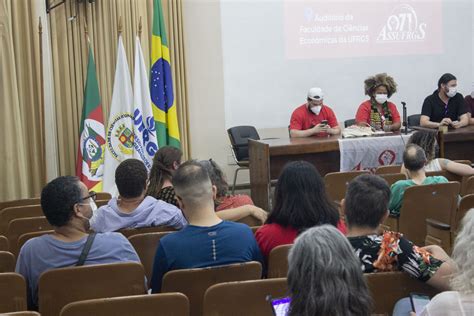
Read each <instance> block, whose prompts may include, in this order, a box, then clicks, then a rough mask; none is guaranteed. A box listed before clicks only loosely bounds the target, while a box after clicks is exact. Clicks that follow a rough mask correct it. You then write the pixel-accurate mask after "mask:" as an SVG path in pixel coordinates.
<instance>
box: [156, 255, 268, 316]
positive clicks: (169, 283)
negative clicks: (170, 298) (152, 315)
mask: <svg viewBox="0 0 474 316" xmlns="http://www.w3.org/2000/svg"><path fill="white" fill-rule="evenodd" d="M261 277H262V265H261V264H260V263H259V262H254V261H252V262H246V263H237V264H230V265H225V266H218V267H210V268H200V269H183V270H173V271H169V272H167V273H166V274H165V275H164V277H163V282H162V286H161V292H162V293H169V292H180V293H183V294H184V295H186V296H187V297H188V299H189V303H190V307H191V313H190V315H191V316H198V315H199V316H200V315H202V307H203V301H204V293H205V292H206V290H207V289H208V288H209V287H210V286H211V285H214V284H218V283H223V282H230V281H246V280H257V279H261Z"/></svg>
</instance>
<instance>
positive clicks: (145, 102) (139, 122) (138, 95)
mask: <svg viewBox="0 0 474 316" xmlns="http://www.w3.org/2000/svg"><path fill="white" fill-rule="evenodd" d="M133 92H134V97H133V117H134V119H133V123H134V131H135V144H134V153H133V157H134V158H137V159H140V160H141V161H143V163H144V164H145V166H146V168H147V170H148V171H150V169H151V165H152V164H153V156H155V153H156V152H157V151H158V142H157V140H156V128H155V119H154V118H153V110H152V109H151V97H150V88H149V84H148V72H147V70H146V66H145V60H144V58H143V51H142V46H141V44H140V39H139V38H138V36H137V37H136V39H135V75H134V76H133Z"/></svg>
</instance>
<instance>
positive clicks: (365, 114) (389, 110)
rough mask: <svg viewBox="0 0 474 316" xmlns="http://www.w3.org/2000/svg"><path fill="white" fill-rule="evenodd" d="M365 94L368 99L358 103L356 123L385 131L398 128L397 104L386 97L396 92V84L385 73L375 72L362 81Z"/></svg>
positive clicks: (399, 124)
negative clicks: (375, 73)
mask: <svg viewBox="0 0 474 316" xmlns="http://www.w3.org/2000/svg"><path fill="white" fill-rule="evenodd" d="M364 86H365V94H366V95H368V96H369V97H370V99H369V100H367V101H364V102H362V104H361V105H359V108H358V110H357V114H356V118H355V120H356V123H357V124H358V125H362V126H371V127H372V128H374V129H375V130H378V131H380V130H383V131H386V132H389V131H397V130H399V129H400V126H401V123H400V114H399V113H398V110H397V106H396V105H395V104H394V103H392V102H389V101H388V99H389V98H390V97H391V96H392V95H393V94H394V93H395V92H397V84H396V83H395V80H393V78H392V77H390V76H387V74H386V73H381V74H377V75H375V76H372V77H369V78H367V79H366V80H365V81H364Z"/></svg>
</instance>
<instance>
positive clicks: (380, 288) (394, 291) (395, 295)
mask: <svg viewBox="0 0 474 316" xmlns="http://www.w3.org/2000/svg"><path fill="white" fill-rule="evenodd" d="M364 277H365V279H366V281H367V285H368V286H369V291H370V293H371V295H372V299H373V303H374V309H373V311H372V313H374V314H377V315H380V314H381V315H391V314H392V311H393V307H394V306H395V303H396V302H397V301H398V300H400V299H401V298H404V297H409V296H410V293H412V292H415V293H423V294H427V295H429V296H430V297H433V296H435V295H436V294H438V293H439V291H438V290H436V289H435V288H434V287H432V286H430V285H428V284H426V283H423V282H421V281H418V280H417V279H414V278H412V277H411V276H409V275H408V273H406V272H401V271H397V272H376V273H366V274H364Z"/></svg>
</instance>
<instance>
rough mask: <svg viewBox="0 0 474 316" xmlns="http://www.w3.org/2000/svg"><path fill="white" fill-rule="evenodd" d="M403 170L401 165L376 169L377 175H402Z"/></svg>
mask: <svg viewBox="0 0 474 316" xmlns="http://www.w3.org/2000/svg"><path fill="white" fill-rule="evenodd" d="M401 169H402V166H401V165H388V166H380V167H377V169H375V174H376V175H382V174H393V173H400V170H401Z"/></svg>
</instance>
